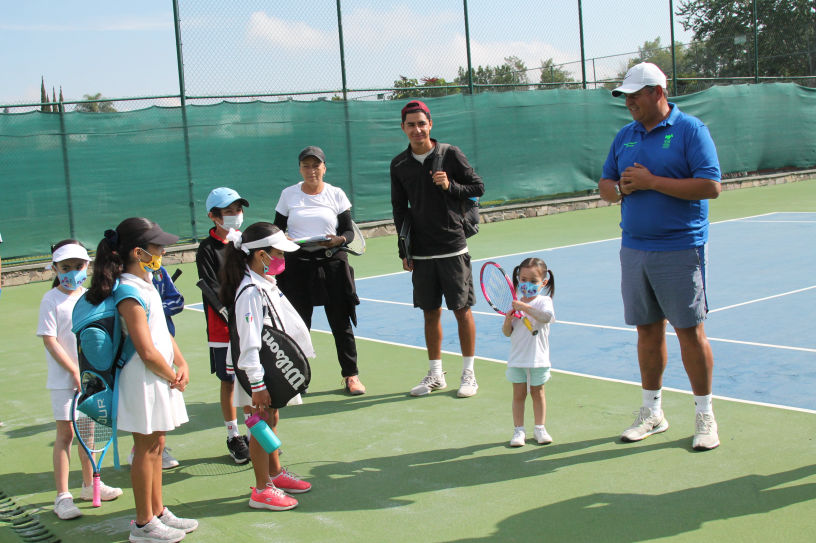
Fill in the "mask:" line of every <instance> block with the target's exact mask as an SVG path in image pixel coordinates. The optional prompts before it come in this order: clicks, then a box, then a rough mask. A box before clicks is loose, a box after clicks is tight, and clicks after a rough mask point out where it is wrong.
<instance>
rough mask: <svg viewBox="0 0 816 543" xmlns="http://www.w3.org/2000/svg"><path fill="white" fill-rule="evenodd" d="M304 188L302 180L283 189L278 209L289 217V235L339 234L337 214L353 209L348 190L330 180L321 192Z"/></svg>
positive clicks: (294, 237) (276, 208) (294, 236)
mask: <svg viewBox="0 0 816 543" xmlns="http://www.w3.org/2000/svg"><path fill="white" fill-rule="evenodd" d="M302 187H303V182H302V181H301V182H300V183H298V184H297V185H292V186H291V187H286V188H285V189H283V191H282V192H281V196H280V200H278V205H277V206H276V207H275V211H277V212H278V213H280V214H281V215H286V217H287V218H288V220H287V222H286V230H287V234H288V235H289V237H290V238H292V239H299V238H308V237H312V236H320V235H324V234H331V235H333V236H334V235H337V216H338V215H339V214H341V213H343V212H344V211H348V210H349V209H351V202H350V201H349V199H348V197H347V196H346V193H345V192H343V189H341V188H340V187H335V186H333V185H330V184H328V183H323V190H321V191H320V193H319V194H306V193H305V192H303V189H302Z"/></svg>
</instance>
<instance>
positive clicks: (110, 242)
mask: <svg viewBox="0 0 816 543" xmlns="http://www.w3.org/2000/svg"><path fill="white" fill-rule="evenodd" d="M155 226H156V223H154V222H153V221H151V220H148V219H145V218H143V217H131V218H129V219H125V220H124V221H122V222H120V223H119V226H117V227H116V229H115V230H105V237H104V238H102V241H100V242H99V245H98V246H97V247H96V258H95V259H94V262H93V275H92V276H91V286H90V288H88V292H87V293H86V294H85V296H86V298H87V300H88V302H89V303H91V304H93V305H98V304H101V303H102V300H104V299H105V298H107V297H108V296H110V295H111V293H112V292H113V287H114V285H116V281H117V280H118V279H119V276H120V275H122V272H123V271H124V269H125V266H126V265H127V263H128V262H127V258H128V255H129V254H130V252H131V251H132V250H133V249H135V248H136V247H138V246H139V243H140V241H141V238H142V236H143V234H144V233H145V232H146V231H148V230H150V229H151V228H154V227H155Z"/></svg>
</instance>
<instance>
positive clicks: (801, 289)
mask: <svg viewBox="0 0 816 543" xmlns="http://www.w3.org/2000/svg"><path fill="white" fill-rule="evenodd" d="M814 288H816V285H811V286H809V287H805V288H800V289H796V290H790V291H788V292H782V293H780V294H774V295H773V296H765V297H764V298H757V299H756V300H748V301H747V302H740V303H738V304H733V305H727V306H725V307H718V308H717V309H711V310H709V313H716V312H717V311H724V310H726V309H733V308H735V307H740V306H742V305H748V304H753V303H756V302H764V301H765V300H772V299H774V298H780V297H782V296H787V295H789V294H798V293H800V292H804V291H806V290H811V289H814Z"/></svg>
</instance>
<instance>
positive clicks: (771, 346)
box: [360, 287, 816, 353]
mask: <svg viewBox="0 0 816 543" xmlns="http://www.w3.org/2000/svg"><path fill="white" fill-rule="evenodd" d="M812 288H816V287H812ZM360 300H361V301H362V300H364V301H366V302H373V303H379V304H391V305H401V306H404V307H414V304H411V303H407V302H393V301H390V300H375V299H374V298H360ZM442 309H443V310H444V311H450V310H449V309H447V308H445V307H443V308H442ZM472 313H473V314H474V315H484V316H487V317H497V318H502V319H503V318H504V317H502V316H501V315H499V314H498V313H496V312H488V311H473V312H472ZM556 324H566V325H569V326H582V327H584V328H601V329H603V330H617V331H622V332H637V329H636V328H634V327H630V326H610V325H607V324H589V323H586V322H574V321H556ZM666 335H669V336H675V337H677V334H676V333H674V332H671V331H668V330H667V331H666ZM708 340H709V341H716V342H720V343H734V344H737V345H747V346H749V347H767V348H769V349H783V350H787V351H800V352H805V353H816V348H810V347H792V346H790V345H776V344H773V343H759V342H756V341H741V340H738V339H724V338H718V337H710V336H709V338H708Z"/></svg>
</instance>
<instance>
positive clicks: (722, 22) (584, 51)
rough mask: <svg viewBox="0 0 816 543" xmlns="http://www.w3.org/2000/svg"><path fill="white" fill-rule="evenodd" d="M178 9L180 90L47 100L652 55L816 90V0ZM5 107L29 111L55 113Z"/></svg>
mask: <svg viewBox="0 0 816 543" xmlns="http://www.w3.org/2000/svg"><path fill="white" fill-rule="evenodd" d="M177 7H178V9H177V17H176V16H174V17H173V20H171V21H167V25H166V26H167V28H168V29H169V28H170V25H171V23H172V25H173V26H174V27H176V28H177V29H178V35H177V36H176V38H177V41H176V43H175V45H176V47H173V41H172V40H170V39H168V36H167V34H168V33H167V32H165V35H164V38H163V39H162V40H159V41H160V43H161V47H164V48H165V49H166V55H165V58H163V59H162V61H161V62H160V63H158V64H160V66H157V68H156V69H159V70H163V71H164V72H167V71H168V70H169V69H170V66H171V64H172V62H169V60H171V59H172V60H178V59H177V58H176V56H177V54H178V55H180V56H181V62H178V63H177V65H178V67H179V68H180V72H179V73H178V76H179V77H178V79H179V81H183V82H184V88H183V89H182V90H181V91H180V92H179V93H178V94H177V95H175V96H174V95H173V94H170V93H167V92H165V93H164V94H162V95H159V96H137V97H136V98H135V99H131V97H130V96H129V95H128V96H119V97H117V98H103V97H102V96H101V95H96V96H90V97H89V96H88V95H85V97H83V98H94V99H95V100H90V101H88V100H79V99H77V97H71V100H61V99H57V96H56V90H55V89H53V88H52V89H48V88H44V89H43V90H44V92H45V96H43V97H42V99H41V102H45V103H47V104H54V103H55V102H60V101H61V102H63V106H62V107H63V108H64V111H73V110H78V111H89V112H100V111H101V112H105V111H110V110H111V109H110V107H111V105H112V103H113V102H114V101H116V102H117V105H116V106H115V108H114V109H116V110H117V111H127V110H132V109H138V108H143V107H147V106H150V105H157V106H178V105H180V103H181V102H182V101H187V102H189V103H191V104H202V105H207V104H213V103H217V102H220V101H223V100H229V101H235V102H246V101H253V100H267V101H280V100H340V99H350V100H387V99H404V98H408V97H432V96H446V95H450V94H457V93H471V92H474V93H476V92H486V91H490V92H501V91H513V90H546V89H553V88H590V89H593V88H609V87H613V86H614V85H616V84H617V83H618V82H619V81H620V80H621V79H622V77H623V74H624V73H625V72H626V70H627V68H628V67H629V66H631V65H633V64H635V63H637V62H640V61H644V60H645V61H650V62H654V63H656V64H658V65H659V66H660V67H661V68H662V69H663V71H664V72H666V74H667V75H668V76H669V78H670V81H671V83H670V89H669V92H670V94H673V95H683V94H688V93H692V92H698V91H700V90H704V89H705V88H708V87H710V86H712V85H722V84H725V85H730V84H739V83H760V82H769V81H787V82H796V83H799V84H802V85H805V86H816V4H814V2H813V1H812V0H742V1H731V2H729V1H725V0H677V1H670V0H669V1H665V0H664V1H662V2H653V1H650V0H633V1H631V2H627V3H625V4H615V3H611V2H600V1H591V0H584V1H581V0H577V1H575V2H539V3H531V2H529V1H522V0H505V1H504V2H502V3H501V4H497V3H496V2H493V1H491V0H470V1H469V2H468V1H467V0H415V1H413V2H410V3H396V2H372V1H371V0H335V1H333V2H332V1H330V0H301V1H299V2H270V1H269V0H235V1H232V2H223V1H221V0H195V1H193V0H178V1H177ZM672 43H674V44H675V47H674V48H672ZM145 70H149V67H146V66H142V67H141V71H145ZM165 75H167V74H166V73H165ZM140 84H149V83H143V82H140ZM176 91H178V87H177V89H176ZM60 94H61V93H60ZM174 94H175V93H174ZM80 102H82V103H80ZM0 107H3V109H2V111H3V112H6V113H22V112H27V111H32V110H35V109H39V108H40V107H41V105H40V104H39V103H33V102H31V101H29V103H16V104H15V103H13V102H12V103H9V104H7V105H5V106H0ZM43 107H45V108H48V107H50V106H43Z"/></svg>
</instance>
